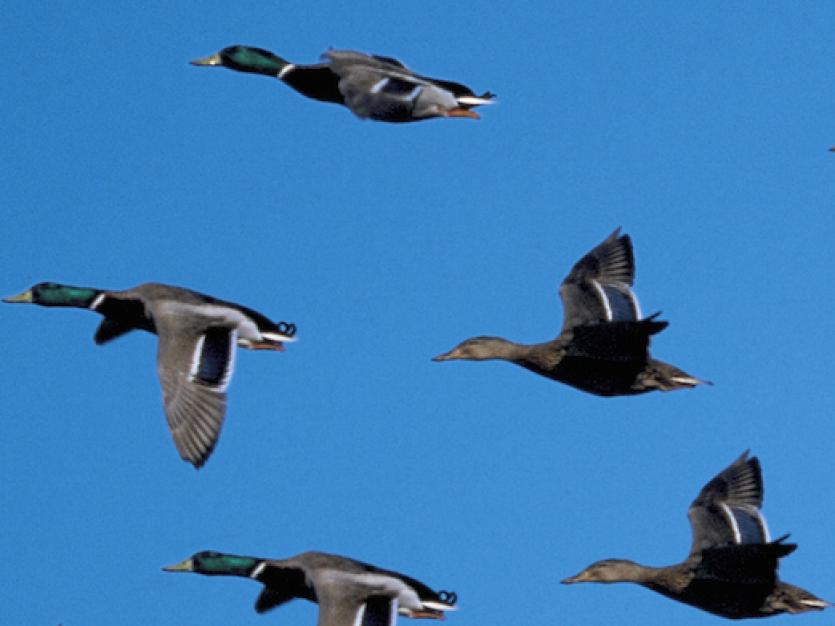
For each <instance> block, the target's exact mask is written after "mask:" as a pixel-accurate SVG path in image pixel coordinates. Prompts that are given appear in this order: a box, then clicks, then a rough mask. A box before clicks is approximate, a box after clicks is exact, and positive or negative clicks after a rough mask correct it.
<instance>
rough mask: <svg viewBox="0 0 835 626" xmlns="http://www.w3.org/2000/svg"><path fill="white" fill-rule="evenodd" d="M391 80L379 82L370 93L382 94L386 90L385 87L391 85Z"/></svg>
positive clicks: (386, 79) (385, 79)
mask: <svg viewBox="0 0 835 626" xmlns="http://www.w3.org/2000/svg"><path fill="white" fill-rule="evenodd" d="M390 80H391V79H389V78H388V77H386V78H384V79H383V80H380V81H377V82H376V83H374V85H373V86H372V87H371V89H370V90H369V91H370V93H380V92H381V91H382V90H383V89H384V88H385V86H386V85H388V84H389V81H390Z"/></svg>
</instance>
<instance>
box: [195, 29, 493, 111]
mask: <svg viewBox="0 0 835 626" xmlns="http://www.w3.org/2000/svg"><path fill="white" fill-rule="evenodd" d="M322 57H323V62H322V63H317V64H314V65H297V64H295V63H289V62H288V61H285V60H284V59H282V58H281V57H279V56H276V55H275V54H273V53H272V52H270V51H268V50H264V49H262V48H254V47H251V46H241V45H236V46H229V47H228V48H224V49H223V50H221V51H220V52H218V53H217V54H213V55H211V56H208V57H205V58H202V59H197V60H195V61H192V62H191V64H192V65H198V66H204V67H226V68H229V69H231V70H235V71H237V72H248V73H254V74H263V75H265V76H271V77H273V78H278V79H280V80H282V81H284V82H285V83H287V84H288V85H289V86H290V87H292V88H293V89H295V90H296V91H298V92H299V93H301V94H302V95H305V96H307V97H308V98H313V99H315V100H321V101H323V102H335V103H336V104H343V105H345V106H346V107H348V108H349V109H350V110H351V111H353V112H354V114H355V115H356V116H357V117H360V118H362V119H372V120H378V121H381V122H416V121H419V120H425V119H429V118H433V117H469V118H473V119H478V117H479V116H478V114H477V113H475V112H474V111H472V108H473V107H476V106H479V105H482V104H491V103H492V102H494V98H495V96H494V95H493V94H491V93H490V92H487V93H484V94H482V95H480V96H477V95H475V93H473V91H472V90H471V89H470V88H469V87H466V86H464V85H462V84H460V83H455V82H452V81H448V80H439V79H436V78H428V77H426V76H421V75H419V74H415V73H414V72H412V71H411V70H409V69H408V68H407V67H406V66H405V65H403V64H402V63H401V62H400V61H398V60H397V59H393V58H391V57H384V56H376V55H369V54H363V53H362V52H354V51H352V50H329V51H327V52H325V53H324V54H323V55H322Z"/></svg>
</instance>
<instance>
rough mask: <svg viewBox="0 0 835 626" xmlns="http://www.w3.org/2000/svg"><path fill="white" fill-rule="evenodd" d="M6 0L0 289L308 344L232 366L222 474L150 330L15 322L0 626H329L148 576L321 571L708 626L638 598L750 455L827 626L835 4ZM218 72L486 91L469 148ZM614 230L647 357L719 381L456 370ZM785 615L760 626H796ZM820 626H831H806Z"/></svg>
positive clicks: (567, 614) (833, 587) (776, 531)
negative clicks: (428, 82) (123, 300)
mask: <svg viewBox="0 0 835 626" xmlns="http://www.w3.org/2000/svg"><path fill="white" fill-rule="evenodd" d="M169 4H170V3H161V4H156V5H152V6H147V7H144V8H142V9H139V8H121V9H119V10H116V9H114V8H112V7H111V6H110V4H105V3H100V4H94V3H86V4H85V5H84V6H83V7H81V6H78V7H68V6H62V5H56V4H55V3H45V2H27V3H13V4H12V5H10V6H8V7H6V8H5V9H4V19H3V20H2V23H0V32H2V35H3V41H4V43H5V62H4V63H3V64H2V65H0V77H2V82H3V85H4V93H5V94H6V96H5V97H4V98H2V99H0V120H2V121H0V125H2V134H3V138H4V139H3V141H2V142H0V156H2V158H3V163H4V167H3V170H2V173H0V177H2V183H3V184H2V186H1V187H2V191H0V194H2V203H3V206H4V207H5V209H4V213H3V215H4V216H5V219H4V220H3V234H4V237H3V244H4V245H3V246H2V248H0V261H2V265H3V268H4V271H3V276H2V289H1V290H0V291H1V292H2V295H8V294H12V293H18V292H19V291H21V290H23V289H24V288H27V287H28V286H30V285H31V284H33V283H35V282H38V281H41V280H56V281H61V282H66V283H70V284H78V285H89V286H96V287H103V288H116V289H118V288H126V287H130V286H133V285H135V284H138V283H140V282H145V281H148V280H153V281H159V282H166V283H171V284H176V285H182V286H188V287H191V288H193V289H197V290H200V291H204V292H207V293H210V294H213V295H215V296H218V297H221V298H225V299H230V300H235V301H238V302H240V303H242V304H246V305H248V306H250V307H253V308H255V309H257V310H259V311H261V312H263V313H265V314H267V315H269V316H270V317H272V318H274V319H282V320H288V321H293V322H295V323H297V324H298V327H299V338H300V339H299V341H298V343H296V344H293V345H292V346H290V347H289V349H288V350H287V351H286V352H285V353H282V354H275V353H268V354H261V353H249V352H245V351H241V353H240V354H239V358H238V362H237V369H236V374H235V379H234V381H233V383H232V385H231V387H230V398H229V411H228V414H227V421H226V426H225V428H224V431H223V433H222V436H221V439H220V443H219V445H218V447H217V449H216V451H215V453H214V455H213V457H212V458H211V459H210V460H209V462H208V463H207V465H206V466H205V467H204V468H203V469H202V470H200V471H199V472H196V471H194V470H193V469H192V468H191V467H190V466H189V465H187V464H186V463H183V462H182V461H180V459H179V458H178V456H177V454H176V451H175V449H174V446H173V443H172V441H171V439H170V436H169V434H168V431H167V427H166V425H165V419H164V416H163V413H162V408H161V401H160V390H159V385H158V381H157V378H156V372H155V364H154V359H155V352H156V343H155V338H154V337H152V336H151V335H148V334H145V333H139V332H137V333H133V334H132V335H129V336H127V337H125V338H123V339H120V340H118V341H116V342H113V343H112V344H110V345H107V346H104V347H97V346H95V345H94V344H93V342H92V334H93V332H94V330H95V327H96V324H97V323H98V319H99V318H98V316H96V315H93V314H91V313H88V312H85V311H75V310H49V309H43V308H38V307H23V306H7V305H4V306H2V307H0V309H2V319H3V321H4V326H5V329H6V331H5V342H4V346H5V347H4V352H5V356H6V358H5V359H3V362H2V364H0V373H2V374H3V376H4V378H5V380H6V381H7V385H6V392H5V395H4V414H5V419H3V420H1V421H0V467H2V471H3V476H4V478H5V480H4V489H3V490H2V492H0V507H2V510H3V511H4V513H3V533H2V546H3V553H4V558H3V559H2V561H0V580H3V581H4V583H5V584H4V585H3V587H4V591H3V592H0V596H2V598H3V600H2V603H3V607H4V608H3V613H4V622H5V623H9V624H24V623H26V624H58V623H62V624H64V625H65V626H73V625H82V624H83V625H84V626H91V625H97V624H113V623H114V622H118V623H120V624H182V625H187V624H224V623H236V624H242V625H243V624H269V623H285V624H312V623H314V622H315V607H313V606H312V605H309V604H308V603H305V602H302V601H298V602H295V603H293V604H291V605H289V606H287V607H284V608H282V609H279V610H278V611H277V612H276V613H274V614H269V615H267V616H259V615H256V614H255V613H254V611H253V610H252V604H253V602H254V600H255V597H256V595H257V593H258V590H259V586H258V585H256V584H254V583H251V582H250V581H244V580H235V579H209V578H203V577H199V576H188V577H187V576H173V575H170V574H164V573H163V572H161V571H160V568H161V567H162V566H163V565H165V564H169V563H173V562H176V561H178V560H180V559H182V558H185V557H186V556H188V555H190V554H191V553H193V552H195V551H197V550H201V549H209V548H211V549H217V550H223V551H228V552H237V553H242V554H254V555H263V556H275V557H283V556H289V555H292V554H295V553H298V552H301V551H303V550H308V549H318V550H325V551H330V552H336V553H340V554H345V555H349V556H353V557H355V558H360V559H363V560H367V561H370V562H373V563H376V564H378V565H381V566H384V567H388V568H392V569H396V570H400V571H403V572H404V573H408V574H410V575H412V576H414V577H417V578H419V579H421V580H423V581H425V582H426V583H428V584H429V585H431V586H433V587H435V588H443V589H452V590H455V591H456V592H457V593H458V596H459V603H460V610H459V611H458V612H457V613H454V614H452V615H450V616H449V618H448V619H449V624H451V625H453V624H454V625H455V626H468V625H476V624H477V625H479V626H484V625H489V624H526V625H527V626H539V625H548V626H551V625H553V624H555V623H560V624H586V625H594V624H611V623H624V624H625V623H634V624H642V625H653V624H669V623H676V624H682V625H690V624H693V625H696V624H708V623H716V622H718V620H719V618H716V617H713V616H710V615H708V614H703V613H701V612H699V611H697V610H695V609H692V608H690V607H686V606H684V605H678V604H676V603H673V602H671V601H669V600H667V599H665V598H663V597H661V596H658V595H656V594H652V593H651V592H649V591H646V590H642V589H639V588H637V587H634V586H628V585H615V586H601V585H597V586H594V585H584V586H577V587H565V586H561V585H559V584H558V581H559V580H560V579H561V578H563V577H565V576H567V575H571V574H575V573H576V572H577V571H579V570H580V569H581V568H583V567H584V566H586V565H587V564H589V563H590V562H592V561H594V560H597V559H599V558H604V557H626V558H632V559H634V560H637V561H639V562H642V563H646V564H652V565H663V564H670V563H673V562H677V561H678V560H680V559H681V558H683V557H684V556H685V555H686V553H687V550H688V548H689V545H690V535H689V532H690V531H689V527H688V523H687V519H686V510H687V507H688V505H689V503H690V502H691V500H692V499H693V498H694V497H695V496H696V494H697V493H698V490H699V489H700V488H701V486H702V485H703V484H704V483H705V482H706V481H707V480H708V479H709V478H711V477H712V476H713V475H714V474H715V473H716V472H718V471H719V470H721V469H722V468H724V467H725V466H726V465H727V464H729V463H730V462H731V461H732V460H733V459H735V458H736V457H737V456H738V455H739V454H740V453H741V452H742V451H743V450H745V449H746V448H751V450H752V453H753V454H755V455H757V456H759V457H760V459H761V461H762V464H763V469H764V477H765V490H766V499H765V507H764V513H765V516H766V518H767V519H768V521H769V525H770V528H771V531H772V534H773V535H775V536H776V535H780V534H783V533H785V532H791V533H792V540H793V541H796V542H797V543H799V545H800V548H799V549H798V550H797V552H796V553H795V554H792V555H791V556H790V557H788V558H787V559H785V560H784V561H783V565H782V568H781V575H782V577H783V578H784V579H785V580H787V581H789V582H792V583H795V584H797V585H800V586H803V587H806V588H808V589H809V590H810V591H812V592H814V593H816V594H818V595H820V596H822V597H824V598H828V599H830V600H833V599H835V573H833V571H832V567H831V563H832V562H833V561H835V543H833V542H832V540H831V527H832V524H831V520H832V519H833V518H835V498H833V489H832V476H833V470H835V461H833V455H832V452H831V448H832V446H831V437H832V415H833V411H835V394H833V383H832V376H833V370H835V363H833V359H832V356H831V355H832V353H833V333H832V322H831V310H832V306H833V303H834V302H835V286H833V283H832V280H831V276H830V270H831V268H832V266H833V260H834V259H833V252H832V241H833V238H835V219H833V211H832V206H833V204H832V198H833V168H835V155H833V154H831V153H829V152H828V151H827V149H828V148H829V147H830V146H831V145H835V98H833V96H832V85H833V79H834V78H835V76H833V63H832V59H833V58H835V39H833V37H832V29H831V24H832V23H833V20H835V9H833V8H832V7H825V6H824V3H804V4H802V5H799V6H798V5H794V4H792V5H788V4H785V5H780V4H777V3H771V4H769V5H768V6H764V5H754V4H750V3H749V4H744V3H737V4H732V5H729V4H727V3H718V2H716V3H702V4H700V5H698V6H697V7H695V6H694V7H693V8H684V7H682V6H676V7H671V6H669V5H667V4H664V3H631V4H630V5H629V6H628V7H627V6H626V5H625V4H621V3H594V2H583V3H568V4H566V3H553V2H539V1H532V2H525V3H515V4H513V3H511V4H507V3H477V4H460V3H459V4H456V3H449V2H434V1H426V2H421V3H393V4H391V5H382V6H381V5H380V4H379V3H372V2H355V3H343V6H342V7H341V8H334V7H333V6H331V5H332V3H319V2H311V1H307V2H295V3H292V2H291V3H263V2H261V3H253V2H238V3H234V4H223V5H220V4H216V5H213V6H206V4H205V3H177V4H176V6H169ZM233 43H246V44H251V45H257V46H261V47H264V48H267V49H270V50H273V51H274V52H276V53H277V54H279V55H281V56H284V57H286V58H288V59H289V60H291V61H297V62H301V63H304V62H315V61H316V60H317V59H318V57H319V54H320V53H321V52H323V51H324V50H326V49H327V48H328V47H335V48H354V49H358V50H363V51H369V52H376V53H380V54H386V55H391V56H395V57H398V58H401V59H402V60H403V61H404V62H405V63H406V64H407V65H409V66H410V67H412V68H413V69H415V70H416V71H419V72H421V73H423V74H427V75H431V76H438V77H441V78H448V79H451V80H457V81H460V82H464V83H466V84H468V85H469V86H471V87H472V88H473V89H474V90H475V91H476V92H479V93H480V92H481V91H484V90H491V91H494V92H496V93H497V94H498V95H499V103H498V104H496V105H495V106H492V107H484V108H482V109H481V111H482V113H483V119H482V120H480V121H478V122H475V121H471V120H433V121H428V122H422V123H419V124H411V125H400V126H395V125H386V124H379V123H372V122H362V121H360V120H358V119H356V118H354V117H353V115H352V114H350V113H349V112H348V111H347V110H346V109H343V108H341V107H336V106H333V105H328V104H322V103H317V102H313V101H309V100H306V99H304V98H303V97H301V96H299V95H298V94H296V93H294V92H292V91H291V90H290V89H289V88H287V87H286V86H285V85H282V84H281V83H279V82H278V81H270V80H269V79H267V78H263V77H258V76H250V75H243V74H236V73H233V72H230V71H226V70H207V69H200V68H195V67H191V66H189V65H188V61H189V60H190V59H193V58H196V57H200V56H205V55H207V54H210V53H213V52H216V51H217V50H218V49H220V48H222V47H224V46H226V45H230V44H233ZM616 226H622V227H623V228H624V231H625V232H628V233H629V234H630V235H631V236H632V237H633V241H634V244H635V255H636V262H637V282H636V292H637V294H638V296H639V298H640V301H641V304H642V306H643V309H644V311H645V312H647V313H650V312H653V311H656V310H662V311H663V317H664V319H667V320H669V321H670V326H669V328H668V329H667V330H665V331H664V332H663V333H662V334H660V335H658V336H657V337H656V338H655V340H654V342H653V351H654V354H655V355H656V356H657V357H659V358H661V359H663V360H667V361H670V362H672V363H675V364H676V365H678V366H680V367H682V368H683V369H685V370H687V371H688V372H690V373H692V374H694V375H696V376H699V377H703V378H707V379H710V380H713V381H714V382H715V383H716V386H715V387H713V388H699V389H695V390H692V391H679V392H675V393H670V394H660V393H656V394H648V395H645V396H641V397H632V398H614V399H605V398H597V397H593V396H590V395H587V394H583V393H581V392H578V391H575V390H573V389H571V388H568V387H565V386H563V385H559V384H557V383H554V382H551V381H548V380H546V379H544V378H540V377H537V376H535V375H533V374H531V373H529V372H526V371H524V370H522V369H521V368H516V367H513V366H511V365H509V364H505V363H440V364H438V363H432V362H431V361H430V358H431V357H432V356H434V355H436V354H438V353H440V352H443V351H446V350H448V349H449V348H451V347H452V346H453V345H455V344H456V343H457V342H458V341H460V340H462V339H465V338H467V337H470V336H473V335H479V334H496V335H502V336H505V337H508V338H511V339H514V340H517V341H522V342H536V341H542V340H545V339H547V338H550V337H553V336H554V335H556V333H557V332H558V330H559V328H560V325H561V319H562V318H561V306H560V304H559V301H558V299H557V297H556V290H557V286H558V284H559V282H560V281H561V280H562V278H563V276H564V275H565V274H566V272H567V271H568V270H569V268H570V267H571V265H572V264H573V263H574V262H575V261H576V260H577V259H578V258H579V257H580V256H582V255H583V254H584V253H585V252H586V251H587V250H589V249H590V248H591V247H592V246H594V245H595V244H597V243H598V242H599V241H601V240H602V239H603V238H604V237H605V236H606V235H607V234H609V233H610V232H611V231H612V230H613V229H614V228H615V227H616ZM786 619H791V618H785V617H781V618H775V621H776V620H786ZM797 619H804V620H805V621H804V623H813V622H814V623H817V622H820V623H823V621H824V620H831V616H824V615H809V616H806V617H804V618H797Z"/></svg>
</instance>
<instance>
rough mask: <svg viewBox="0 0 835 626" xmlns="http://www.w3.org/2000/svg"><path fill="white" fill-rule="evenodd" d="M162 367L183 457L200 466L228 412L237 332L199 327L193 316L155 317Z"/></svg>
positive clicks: (168, 406)
mask: <svg viewBox="0 0 835 626" xmlns="http://www.w3.org/2000/svg"><path fill="white" fill-rule="evenodd" d="M156 325H157V333H158V334H159V350H158V352H157V371H158V373H159V379H160V384H161V385H162V396H163V402H164V405H165V416H166V418H167V420H168V426H169V428H170V429H171V435H172V436H173V437H174V444H175V445H176V446H177V450H178V451H179V453H180V456H181V457H182V458H183V459H184V460H186V461H188V462H190V463H192V464H193V465H194V466H195V467H200V466H201V465H203V463H205V461H206V459H207V458H208V457H209V455H210V454H211V452H212V450H213V449H214V447H215V444H216V443H217V439H218V436H219V435H220V429H221V427H222V425H223V417H224V415H225V413H226V388H227V386H228V385H229V381H230V379H231V378H232V372H233V371H234V367H235V349H236V340H237V332H236V331H235V329H233V328H227V327H209V328H198V327H196V326H195V324H194V322H193V320H180V318H177V317H165V318H162V319H159V318H158V319H157V320H156Z"/></svg>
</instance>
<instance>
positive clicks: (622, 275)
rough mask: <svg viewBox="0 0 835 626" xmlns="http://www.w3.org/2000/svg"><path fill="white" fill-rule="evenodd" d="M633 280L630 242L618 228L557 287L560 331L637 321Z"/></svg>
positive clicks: (581, 260) (632, 258) (633, 269)
mask: <svg viewBox="0 0 835 626" xmlns="http://www.w3.org/2000/svg"><path fill="white" fill-rule="evenodd" d="M634 279H635V259H634V256H633V254H632V241H631V240H630V238H629V235H621V234H620V228H618V229H616V230H615V231H614V232H613V233H612V234H611V235H609V236H608V237H607V238H606V239H605V240H604V241H603V242H602V243H601V244H599V245H598V246H596V247H595V248H594V249H593V250H591V251H590V252H589V253H588V254H586V255H585V256H584V257H583V258H582V259H580V260H579V261H577V263H576V264H575V265H574V267H572V268H571V271H570V272H569V273H568V276H566V278H565V280H563V282H562V285H560V298H561V299H562V303H563V309H564V313H563V325H562V331H563V332H565V331H566V330H569V329H571V328H574V327H576V326H583V325H587V324H597V323H599V322H619V321H637V320H639V319H640V318H641V307H640V305H639V304H638V298H637V297H636V296H635V294H634V293H633V292H632V289H631V287H632V283H633V282H634Z"/></svg>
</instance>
